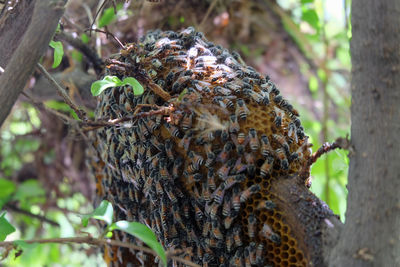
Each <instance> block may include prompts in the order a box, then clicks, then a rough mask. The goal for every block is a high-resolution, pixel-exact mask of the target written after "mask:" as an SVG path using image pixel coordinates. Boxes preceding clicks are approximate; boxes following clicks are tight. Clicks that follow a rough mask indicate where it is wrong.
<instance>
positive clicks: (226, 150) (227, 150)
mask: <svg viewBox="0 0 400 267" xmlns="http://www.w3.org/2000/svg"><path fill="white" fill-rule="evenodd" d="M232 149H233V143H232V142H227V143H226V144H225V145H224V148H223V149H222V151H221V153H219V155H218V157H217V161H219V162H222V163H225V162H226V161H227V160H228V157H229V153H230V152H231V151H232Z"/></svg>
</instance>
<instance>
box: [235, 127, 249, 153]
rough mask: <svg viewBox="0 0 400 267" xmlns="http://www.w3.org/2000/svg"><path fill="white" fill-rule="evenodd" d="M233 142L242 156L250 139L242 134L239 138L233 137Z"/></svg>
mask: <svg viewBox="0 0 400 267" xmlns="http://www.w3.org/2000/svg"><path fill="white" fill-rule="evenodd" d="M232 141H233V143H234V144H235V146H236V151H237V152H238V153H239V154H240V155H241V154H243V153H244V149H245V147H246V145H247V143H248V142H249V138H248V137H247V136H246V135H245V134H244V133H242V132H240V133H239V134H238V135H237V136H235V135H232Z"/></svg>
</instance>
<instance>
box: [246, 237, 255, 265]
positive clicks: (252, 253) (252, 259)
mask: <svg viewBox="0 0 400 267" xmlns="http://www.w3.org/2000/svg"><path fill="white" fill-rule="evenodd" d="M248 251H249V259H250V263H251V264H253V265H255V264H256V243H255V242H250V245H249V246H248Z"/></svg>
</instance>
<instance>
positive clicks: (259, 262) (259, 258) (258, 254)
mask: <svg viewBox="0 0 400 267" xmlns="http://www.w3.org/2000/svg"><path fill="white" fill-rule="evenodd" d="M263 253H264V245H263V244H262V243H260V244H258V246H257V249H256V265H257V266H261V265H262V264H263V262H264V258H263Z"/></svg>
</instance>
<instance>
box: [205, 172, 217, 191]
mask: <svg viewBox="0 0 400 267" xmlns="http://www.w3.org/2000/svg"><path fill="white" fill-rule="evenodd" d="M207 184H208V187H209V188H210V189H211V190H215V188H216V185H215V178H214V168H209V169H208V172H207Z"/></svg>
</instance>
